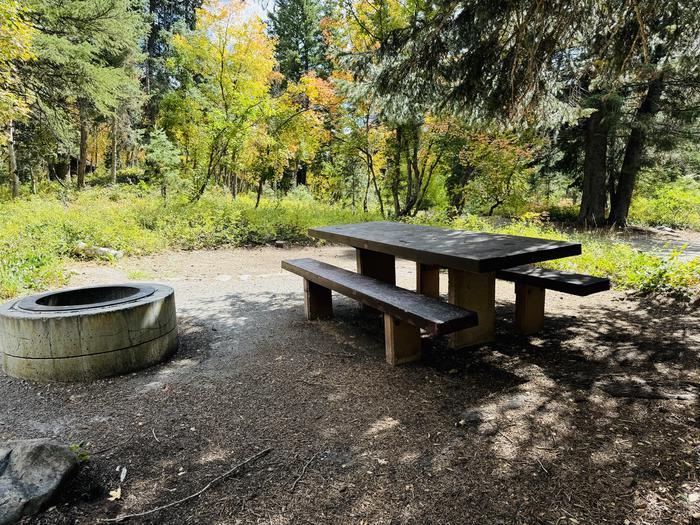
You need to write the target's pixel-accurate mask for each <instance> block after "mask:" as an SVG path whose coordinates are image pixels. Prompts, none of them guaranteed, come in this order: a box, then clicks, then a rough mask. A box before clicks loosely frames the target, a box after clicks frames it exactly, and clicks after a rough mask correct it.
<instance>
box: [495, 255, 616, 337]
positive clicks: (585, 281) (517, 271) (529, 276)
mask: <svg viewBox="0 0 700 525" xmlns="http://www.w3.org/2000/svg"><path fill="white" fill-rule="evenodd" d="M496 278H498V279H502V280H504V281H511V282H514V283H515V323H516V325H517V327H518V330H519V331H520V332H521V333H523V334H532V333H535V332H537V331H539V330H541V329H542V328H543V326H544V297H545V290H547V289H549V290H555V291H557V292H562V293H566V294H571V295H578V296H586V295H591V294H594V293H598V292H604V291H606V290H609V289H610V279H605V278H602V277H593V276H592V275H583V274H580V273H572V272H562V271H559V270H549V269H546V268H538V267H536V266H517V267H515V268H509V269H507V270H500V271H498V272H496Z"/></svg>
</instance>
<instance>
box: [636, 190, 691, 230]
mask: <svg viewBox="0 0 700 525" xmlns="http://www.w3.org/2000/svg"><path fill="white" fill-rule="evenodd" d="M629 218H630V221H631V222H633V223H636V224H644V225H650V226H661V225H663V226H670V227H673V228H688V229H693V230H700V185H698V184H697V183H694V182H692V181H687V180H682V179H681V180H678V181H676V182H672V183H668V184H663V185H662V186H659V187H658V188H657V189H656V190H655V191H654V192H653V193H652V195H651V196H644V195H639V196H637V197H636V198H635V199H634V201H633V202H632V207H631V209H630V214H629Z"/></svg>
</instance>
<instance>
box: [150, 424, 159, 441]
mask: <svg viewBox="0 0 700 525" xmlns="http://www.w3.org/2000/svg"><path fill="white" fill-rule="evenodd" d="M151 433H152V434H153V439H155V440H156V443H160V439H158V437H157V436H156V431H155V429H153V428H152V429H151Z"/></svg>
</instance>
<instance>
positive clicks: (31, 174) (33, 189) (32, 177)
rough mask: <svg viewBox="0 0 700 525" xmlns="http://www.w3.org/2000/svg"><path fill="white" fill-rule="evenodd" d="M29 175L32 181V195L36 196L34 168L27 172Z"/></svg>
mask: <svg viewBox="0 0 700 525" xmlns="http://www.w3.org/2000/svg"><path fill="white" fill-rule="evenodd" d="M29 175H30V177H31V179H32V195H36V193H37V180H36V173H35V172H34V168H32V169H31V170H30V171H29Z"/></svg>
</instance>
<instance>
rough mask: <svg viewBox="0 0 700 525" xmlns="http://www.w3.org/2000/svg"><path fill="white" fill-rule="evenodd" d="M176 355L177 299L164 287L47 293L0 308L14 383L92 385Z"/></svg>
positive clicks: (5, 359)
mask: <svg viewBox="0 0 700 525" xmlns="http://www.w3.org/2000/svg"><path fill="white" fill-rule="evenodd" d="M176 349H177V318H176V314H175V293H174V291H173V289H172V288H170V287H169V286H165V285H162V284H151V283H148V284H134V283H128V284H116V285H110V286H91V287H85V288H74V289H69V290H60V291H58V292H49V293H43V294H38V295H33V296H30V297H25V298H23V299H19V300H15V301H11V302H9V303H6V304H4V305H2V306H0V359H1V360H2V367H3V369H4V371H5V373H7V374H8V375H11V376H14V377H18V378H22V379H31V380H35V381H90V380H94V379H99V378H103V377H110V376H115V375H119V374H125V373H128V372H133V371H135V370H140V369H143V368H147V367H149V366H152V365H155V364H157V363H159V362H161V361H163V360H164V359H166V358H167V357H169V356H170V355H172V353H173V352H174V351H175V350H176Z"/></svg>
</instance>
